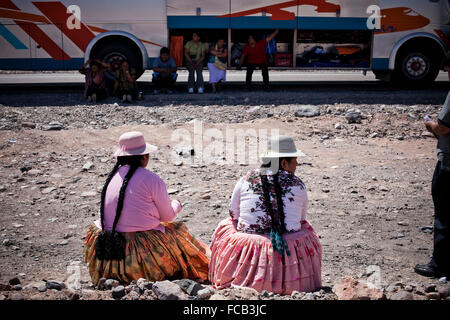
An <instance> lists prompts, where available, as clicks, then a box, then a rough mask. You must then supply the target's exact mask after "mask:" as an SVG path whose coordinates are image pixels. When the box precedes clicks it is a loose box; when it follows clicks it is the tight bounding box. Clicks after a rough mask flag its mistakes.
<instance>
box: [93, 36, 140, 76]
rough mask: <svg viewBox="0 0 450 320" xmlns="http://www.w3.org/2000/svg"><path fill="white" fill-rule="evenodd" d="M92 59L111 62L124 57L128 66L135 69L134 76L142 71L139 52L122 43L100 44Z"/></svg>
mask: <svg viewBox="0 0 450 320" xmlns="http://www.w3.org/2000/svg"><path fill="white" fill-rule="evenodd" d="M94 59H99V60H101V61H103V62H106V63H111V62H112V61H113V60H114V59H119V60H124V59H126V60H127V61H128V64H129V65H130V68H134V70H136V78H139V77H140V76H141V75H142V74H143V73H144V69H143V67H142V55H141V53H140V52H139V51H138V50H137V49H134V48H132V47H130V46H129V45H126V44H124V43H120V42H113V43H108V44H105V45H103V46H101V47H100V48H99V49H98V50H96V52H95V54H94Z"/></svg>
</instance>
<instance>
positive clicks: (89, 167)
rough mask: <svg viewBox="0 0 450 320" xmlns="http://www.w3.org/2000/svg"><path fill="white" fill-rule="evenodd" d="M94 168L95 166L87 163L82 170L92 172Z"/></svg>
mask: <svg viewBox="0 0 450 320" xmlns="http://www.w3.org/2000/svg"><path fill="white" fill-rule="evenodd" d="M93 166H94V164H93V163H92V162H86V163H85V164H84V166H83V168H82V169H81V170H82V171H88V170H91V169H92V167H93Z"/></svg>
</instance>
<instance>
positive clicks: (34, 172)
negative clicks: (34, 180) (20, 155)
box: [27, 169, 42, 177]
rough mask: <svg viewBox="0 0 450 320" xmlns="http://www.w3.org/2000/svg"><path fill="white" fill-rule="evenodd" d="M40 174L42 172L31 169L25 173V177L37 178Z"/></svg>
mask: <svg viewBox="0 0 450 320" xmlns="http://www.w3.org/2000/svg"><path fill="white" fill-rule="evenodd" d="M41 174H42V171H41V170H38V169H31V170H29V171H27V175H28V176H31V177H35V176H39V175H41Z"/></svg>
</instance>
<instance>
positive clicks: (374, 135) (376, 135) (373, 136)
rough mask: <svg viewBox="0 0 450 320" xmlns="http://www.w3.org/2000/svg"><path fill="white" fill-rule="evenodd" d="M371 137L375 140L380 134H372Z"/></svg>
mask: <svg viewBox="0 0 450 320" xmlns="http://www.w3.org/2000/svg"><path fill="white" fill-rule="evenodd" d="M369 137H370V138H372V139H374V138H376V137H378V133H376V132H374V133H371V134H370V136H369Z"/></svg>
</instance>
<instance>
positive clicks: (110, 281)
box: [105, 279, 120, 290]
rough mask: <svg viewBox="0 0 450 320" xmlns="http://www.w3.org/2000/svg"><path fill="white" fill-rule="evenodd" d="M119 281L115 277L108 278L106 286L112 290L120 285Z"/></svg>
mask: <svg viewBox="0 0 450 320" xmlns="http://www.w3.org/2000/svg"><path fill="white" fill-rule="evenodd" d="M119 284H120V283H119V281H117V280H114V279H108V280H106V281H105V287H106V289H107V290H111V289H112V288H116V287H118V286H119Z"/></svg>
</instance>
